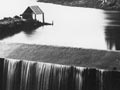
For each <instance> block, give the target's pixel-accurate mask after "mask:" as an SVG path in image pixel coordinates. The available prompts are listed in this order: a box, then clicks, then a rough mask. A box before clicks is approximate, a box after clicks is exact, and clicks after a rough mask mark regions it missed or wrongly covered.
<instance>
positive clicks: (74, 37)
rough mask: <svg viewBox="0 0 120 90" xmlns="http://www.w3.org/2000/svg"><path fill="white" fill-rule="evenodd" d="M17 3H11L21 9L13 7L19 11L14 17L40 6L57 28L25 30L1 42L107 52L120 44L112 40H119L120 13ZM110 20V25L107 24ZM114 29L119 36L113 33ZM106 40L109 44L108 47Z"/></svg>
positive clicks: (47, 19) (47, 27)
mask: <svg viewBox="0 0 120 90" xmlns="http://www.w3.org/2000/svg"><path fill="white" fill-rule="evenodd" d="M17 1H18V2H20V3H17V2H16V1H15V0H12V1H11V3H12V2H15V3H16V5H17V4H19V5H18V6H19V7H16V5H15V6H14V5H13V7H11V9H13V8H15V7H16V9H17V10H15V11H14V14H18V13H19V14H20V13H22V12H23V11H24V10H25V9H26V7H27V6H30V5H38V6H39V7H40V8H41V9H42V10H43V11H44V13H45V21H46V22H52V21H53V22H54V25H53V26H44V27H40V28H38V29H36V30H35V31H33V32H23V31H22V32H20V33H18V34H15V35H14V36H11V37H9V38H6V39H4V40H1V41H2V42H15V43H16V42H18V43H29V44H43V45H44V44H45V45H57V46H69V47H79V48H93V49H104V50H106V49H107V46H108V49H112V48H113V45H114V44H115V43H116V42H117V43H118V41H116V40H118V39H116V40H113V36H114V38H118V37H119V34H118V32H119V31H118V29H119V27H118V26H116V25H119V19H118V17H119V13H118V12H108V11H107V12H106V11H103V10H98V9H90V8H80V7H68V6H61V5H54V4H47V3H38V2H35V1H33V0H25V1H23V0H21V1H20V0H17ZM20 4H21V5H20ZM8 6H9V5H8ZM8 10H9V9H8ZM13 10H14V9H13ZM6 11H7V9H6ZM4 14H5V15H4ZM7 15H11V16H12V15H13V14H11V13H9V14H7ZM2 16H6V13H2ZM0 17H1V15H0ZM40 17H41V16H40ZM40 17H39V16H38V17H37V18H39V19H40V20H41V18H40ZM107 21H108V22H109V23H107ZM111 21H112V22H111ZM111 25H112V26H111ZM114 29H115V33H117V36H116V35H115V34H114V33H113V31H114ZM116 30H117V32H116ZM111 33H112V34H111ZM113 34H114V35H113ZM111 36H112V39H111ZM108 37H109V38H108ZM106 41H107V44H108V45H106ZM113 41H114V42H113ZM116 46H117V49H118V44H116Z"/></svg>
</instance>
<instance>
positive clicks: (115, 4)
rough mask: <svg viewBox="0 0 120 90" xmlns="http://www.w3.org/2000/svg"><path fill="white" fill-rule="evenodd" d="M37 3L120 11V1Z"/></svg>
mask: <svg viewBox="0 0 120 90" xmlns="http://www.w3.org/2000/svg"><path fill="white" fill-rule="evenodd" d="M37 1H38V2H46V3H53V4H60V5H65V6H75V7H86V8H96V9H104V10H120V0H37Z"/></svg>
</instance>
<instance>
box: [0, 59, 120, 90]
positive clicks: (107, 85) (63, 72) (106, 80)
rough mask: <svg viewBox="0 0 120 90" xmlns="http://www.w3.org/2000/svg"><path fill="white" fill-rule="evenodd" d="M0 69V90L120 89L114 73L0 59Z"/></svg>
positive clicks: (116, 74) (118, 79) (119, 73)
mask: <svg viewBox="0 0 120 90" xmlns="http://www.w3.org/2000/svg"><path fill="white" fill-rule="evenodd" d="M0 65H1V68H0V74H1V78H2V79H1V81H0V83H1V85H0V87H1V90H119V89H120V72H117V71H105V70H98V69H91V68H85V67H84V68H83V67H75V66H66V65H58V64H50V63H42V62H36V61H25V60H12V59H1V60H0ZM2 66H3V67H2ZM2 72H3V73H2Z"/></svg>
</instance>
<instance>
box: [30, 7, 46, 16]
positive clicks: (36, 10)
mask: <svg viewBox="0 0 120 90" xmlns="http://www.w3.org/2000/svg"><path fill="white" fill-rule="evenodd" d="M29 8H30V9H31V10H32V11H33V12H34V13H35V14H43V13H44V12H43V11H42V10H41V9H40V7H39V6H29Z"/></svg>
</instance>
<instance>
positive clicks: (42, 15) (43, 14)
mask: <svg viewBox="0 0 120 90" xmlns="http://www.w3.org/2000/svg"><path fill="white" fill-rule="evenodd" d="M42 19H43V23H45V17H44V13H43V14H42Z"/></svg>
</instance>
